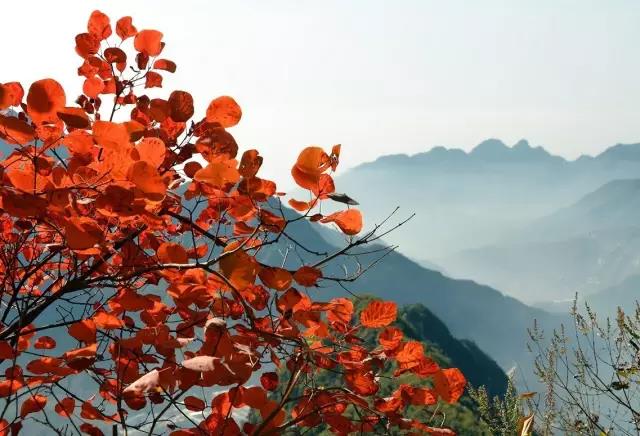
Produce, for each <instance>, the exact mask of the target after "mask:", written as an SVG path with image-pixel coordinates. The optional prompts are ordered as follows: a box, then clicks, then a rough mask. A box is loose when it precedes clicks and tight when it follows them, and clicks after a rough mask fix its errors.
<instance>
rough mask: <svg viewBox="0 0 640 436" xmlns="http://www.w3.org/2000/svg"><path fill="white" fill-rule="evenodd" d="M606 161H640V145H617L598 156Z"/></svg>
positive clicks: (597, 157)
mask: <svg viewBox="0 0 640 436" xmlns="http://www.w3.org/2000/svg"><path fill="white" fill-rule="evenodd" d="M596 159H604V160H632V161H638V160H640V144H616V145H614V146H613V147H609V148H607V149H606V150H605V151H603V152H602V153H600V154H599V155H597V156H596Z"/></svg>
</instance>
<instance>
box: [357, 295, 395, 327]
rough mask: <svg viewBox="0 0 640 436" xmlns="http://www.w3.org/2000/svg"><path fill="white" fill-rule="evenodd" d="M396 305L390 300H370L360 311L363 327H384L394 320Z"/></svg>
mask: <svg viewBox="0 0 640 436" xmlns="http://www.w3.org/2000/svg"><path fill="white" fill-rule="evenodd" d="M397 315H398V307H397V306H396V303H394V302H392V301H386V302H383V301H377V300H376V301H372V302H371V303H369V304H368V305H367V307H366V308H365V309H364V310H363V311H362V313H360V323H361V324H362V325H363V326H365V327H373V328H376V327H386V326H388V325H389V324H391V323H392V322H394V321H395V320H396V317H397Z"/></svg>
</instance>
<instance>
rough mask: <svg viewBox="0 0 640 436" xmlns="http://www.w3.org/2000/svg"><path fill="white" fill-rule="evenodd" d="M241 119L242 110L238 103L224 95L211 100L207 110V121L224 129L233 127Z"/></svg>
mask: <svg viewBox="0 0 640 436" xmlns="http://www.w3.org/2000/svg"><path fill="white" fill-rule="evenodd" d="M241 117H242V110H241V109H240V106H238V103H236V101H235V100H234V99H233V98H231V97H229V96H226V95H223V96H222V97H218V98H216V99H213V100H212V101H211V103H209V107H208V108H207V116H206V119H207V121H208V122H210V123H219V124H220V125H221V126H222V127H224V128H227V127H233V126H235V125H236V124H238V122H240V118H241Z"/></svg>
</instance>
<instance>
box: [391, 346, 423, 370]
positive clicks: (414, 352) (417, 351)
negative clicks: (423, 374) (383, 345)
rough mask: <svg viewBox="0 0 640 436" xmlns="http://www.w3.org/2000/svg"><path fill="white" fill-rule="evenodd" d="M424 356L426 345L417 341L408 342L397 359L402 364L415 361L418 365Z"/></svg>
mask: <svg viewBox="0 0 640 436" xmlns="http://www.w3.org/2000/svg"><path fill="white" fill-rule="evenodd" d="M423 357H424V346H423V345H422V343H420V342H417V341H409V342H406V343H405V344H404V345H403V346H402V349H401V350H400V351H399V352H398V353H397V354H396V360H397V361H398V362H399V363H402V364H408V363H415V364H416V365H417V364H418V362H419V361H420V360H422V358H423Z"/></svg>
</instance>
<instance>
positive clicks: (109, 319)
mask: <svg viewBox="0 0 640 436" xmlns="http://www.w3.org/2000/svg"><path fill="white" fill-rule="evenodd" d="M92 319H93V321H94V322H95V323H96V326H98V327H100V328H102V329H105V330H112V329H118V328H120V327H123V326H124V323H123V322H122V320H121V319H120V318H118V317H116V316H115V315H112V314H110V313H107V312H98V313H96V314H95V315H94V316H93V318H92Z"/></svg>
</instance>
